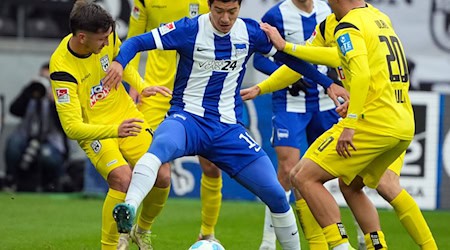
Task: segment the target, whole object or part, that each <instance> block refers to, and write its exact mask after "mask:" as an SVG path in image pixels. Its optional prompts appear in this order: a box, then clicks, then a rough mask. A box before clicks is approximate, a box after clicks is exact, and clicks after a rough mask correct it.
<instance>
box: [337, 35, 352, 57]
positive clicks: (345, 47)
mask: <svg viewBox="0 0 450 250" xmlns="http://www.w3.org/2000/svg"><path fill="white" fill-rule="evenodd" d="M337 42H338V45H339V48H340V49H341V52H342V54H343V55H344V56H345V55H346V54H347V53H348V52H350V51H352V50H353V44H352V41H351V40H350V36H349V35H348V33H345V34H343V35H341V36H340V37H339V38H338V40H337Z"/></svg>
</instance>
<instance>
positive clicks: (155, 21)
mask: <svg viewBox="0 0 450 250" xmlns="http://www.w3.org/2000/svg"><path fill="white" fill-rule="evenodd" d="M154 2H155V1H153V0H134V7H133V9H132V12H131V15H130V27H129V30H128V38H130V37H133V36H136V35H139V34H142V33H144V32H145V31H149V30H152V29H154V28H158V27H160V26H162V25H164V24H166V23H170V22H172V21H174V20H178V19H180V18H182V17H189V18H193V17H196V16H197V15H199V14H204V13H207V12H208V2H207V1H206V0H179V1H169V0H166V1H160V2H158V3H159V4H160V5H161V6H165V7H164V8H160V7H155V6H154V4H153V3H154ZM139 59H140V54H137V55H136V57H135V58H134V59H133V60H132V61H131V62H130V64H131V65H133V66H134V67H135V68H136V69H138V68H139ZM176 69H177V53H176V51H161V50H152V51H149V52H148V56H147V61H146V68H145V82H146V83H148V84H150V85H160V86H165V87H167V88H169V89H173V85H174V81H175V72H176ZM140 101H141V105H139V106H138V109H139V110H140V111H141V112H142V113H143V114H144V117H145V120H146V121H147V122H148V124H149V126H150V128H151V129H153V130H156V128H157V127H158V125H159V124H160V123H161V122H162V121H163V119H164V117H165V115H166V114H167V111H168V110H169V108H170V103H169V101H170V98H168V97H165V96H163V95H156V96H152V97H151V98H142V99H141V100H140ZM199 160H200V165H201V167H202V170H203V174H202V178H201V182H200V183H201V187H200V200H201V203H202V224H201V228H200V234H199V240H206V239H215V236H214V227H215V225H216V224H217V219H218V218H219V211H220V207H221V203H222V192H221V189H222V178H221V172H220V169H218V168H217V167H216V166H214V164H213V163H211V162H210V161H208V160H206V159H205V158H202V157H200V159H199ZM165 164H168V163H165ZM164 191H165V192H167V193H168V192H169V188H167V190H164ZM161 193H163V192H161ZM163 195H164V194H163ZM143 224H145V222H144V221H141V220H139V221H138V225H143ZM137 229H139V227H137ZM132 236H133V234H132Z"/></svg>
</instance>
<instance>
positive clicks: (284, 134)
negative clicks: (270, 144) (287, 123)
mask: <svg viewBox="0 0 450 250" xmlns="http://www.w3.org/2000/svg"><path fill="white" fill-rule="evenodd" d="M277 137H278V140H281V139H283V138H285V139H287V138H289V130H287V129H285V128H279V129H277Z"/></svg>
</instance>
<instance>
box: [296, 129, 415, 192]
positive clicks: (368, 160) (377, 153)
mask: <svg viewBox="0 0 450 250" xmlns="http://www.w3.org/2000/svg"><path fill="white" fill-rule="evenodd" d="M342 130H343V127H342V126H341V125H340V124H336V125H334V126H333V127H332V128H331V129H329V130H328V131H326V132H325V133H324V134H322V135H321V136H320V137H319V138H317V140H316V141H315V142H314V143H313V144H312V145H311V146H310V147H309V149H308V150H307V151H306V153H305V156H304V157H306V158H309V159H311V160H312V161H314V162H316V163H317V164H319V165H320V166H321V167H322V168H323V169H324V170H325V171H327V172H328V173H330V174H331V175H333V176H335V177H339V178H341V179H342V180H343V181H344V182H345V183H346V184H347V185H349V184H350V183H351V182H352V181H353V179H354V178H355V177H356V176H357V175H359V176H361V177H362V178H363V180H364V184H365V185H367V186H368V187H370V188H376V187H377V186H378V182H379V181H380V178H381V176H382V175H383V173H384V171H385V170H386V169H387V168H388V167H389V166H390V165H391V164H392V163H394V161H395V160H396V159H397V158H399V156H400V155H401V154H402V153H403V152H405V151H406V149H407V148H408V145H409V144H410V142H411V141H409V140H400V139H398V138H395V137H391V136H386V135H379V134H374V133H372V132H368V131H362V130H358V129H356V130H355V135H354V136H353V145H355V147H356V151H354V150H353V149H352V148H350V153H351V154H352V157H349V158H344V157H341V156H339V155H338V154H337V152H336V144H337V141H338V139H339V137H340V135H341V133H342ZM399 161H401V160H399ZM396 164H397V163H396ZM396 166H397V168H399V169H401V165H400V167H398V164H397V165H396Z"/></svg>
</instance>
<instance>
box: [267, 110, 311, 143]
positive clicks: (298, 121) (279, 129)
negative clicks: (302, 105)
mask: <svg viewBox="0 0 450 250" xmlns="http://www.w3.org/2000/svg"><path fill="white" fill-rule="evenodd" d="M311 117H312V115H311V113H293V112H275V114H274V116H273V118H272V140H271V141H272V146H273V147H278V146H286V147H293V148H297V149H300V147H301V146H300V145H301V144H302V143H306V127H307V126H308V123H309V122H310V120H311Z"/></svg>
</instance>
